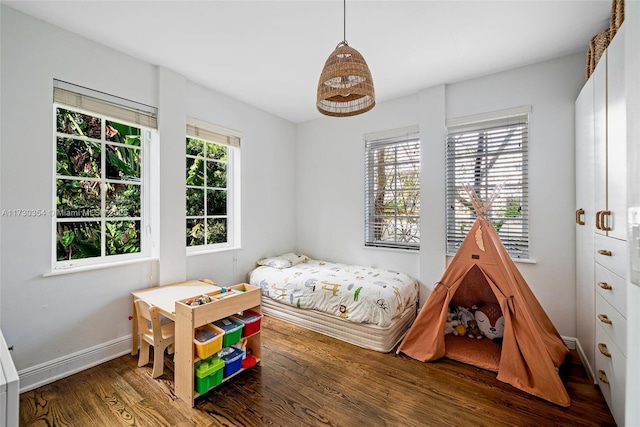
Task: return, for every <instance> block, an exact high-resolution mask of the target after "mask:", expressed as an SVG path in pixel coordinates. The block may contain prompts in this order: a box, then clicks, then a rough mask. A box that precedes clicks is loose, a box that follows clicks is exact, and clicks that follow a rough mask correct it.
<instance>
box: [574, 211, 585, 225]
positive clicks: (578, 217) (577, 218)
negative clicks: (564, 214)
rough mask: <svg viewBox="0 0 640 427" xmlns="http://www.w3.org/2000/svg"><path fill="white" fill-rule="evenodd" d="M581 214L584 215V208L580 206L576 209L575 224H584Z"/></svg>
mask: <svg viewBox="0 0 640 427" xmlns="http://www.w3.org/2000/svg"><path fill="white" fill-rule="evenodd" d="M582 216H584V209H582V208H580V209H578V210H576V224H578V225H584V219H582Z"/></svg>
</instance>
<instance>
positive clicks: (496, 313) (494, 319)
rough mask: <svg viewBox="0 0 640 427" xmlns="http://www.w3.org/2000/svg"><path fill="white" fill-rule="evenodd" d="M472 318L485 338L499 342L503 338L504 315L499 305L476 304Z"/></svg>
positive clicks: (491, 303)
mask: <svg viewBox="0 0 640 427" xmlns="http://www.w3.org/2000/svg"><path fill="white" fill-rule="evenodd" d="M477 305H478V308H477V309H476V310H475V313H474V316H475V320H476V322H478V328H480V330H481V331H482V333H483V334H484V336H485V337H487V338H490V339H492V340H494V342H501V340H502V337H503V336H504V315H503V314H502V310H501V309H500V304H498V303H495V302H487V303H480V304H477Z"/></svg>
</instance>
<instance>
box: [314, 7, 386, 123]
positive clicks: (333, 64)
mask: <svg viewBox="0 0 640 427" xmlns="http://www.w3.org/2000/svg"><path fill="white" fill-rule="evenodd" d="M343 10H344V34H343V35H344V37H343V40H342V41H341V42H340V43H339V44H338V46H336V49H335V50H334V51H333V52H332V53H331V55H330V56H329V58H328V59H327V62H325V64H324V68H323V69H322V74H320V81H319V82H318V99H317V102H316V106H317V107H318V111H320V112H321V113H322V114H325V115H327V116H333V117H349V116H356V115H358V114H362V113H366V112H367V111H369V110H371V109H372V108H373V107H374V106H375V105H376V97H375V92H374V90H373V79H372V78H371V71H369V67H368V66H367V63H366V61H365V60H364V58H363V57H362V55H361V54H360V52H358V51H357V50H355V49H354V48H352V47H350V46H349V44H348V43H347V4H346V0H343Z"/></svg>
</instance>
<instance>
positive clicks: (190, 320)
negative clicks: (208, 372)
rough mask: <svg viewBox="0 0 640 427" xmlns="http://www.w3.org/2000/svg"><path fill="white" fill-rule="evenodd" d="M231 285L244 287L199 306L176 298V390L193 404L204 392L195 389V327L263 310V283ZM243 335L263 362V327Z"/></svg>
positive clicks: (236, 288)
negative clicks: (225, 296)
mask: <svg viewBox="0 0 640 427" xmlns="http://www.w3.org/2000/svg"><path fill="white" fill-rule="evenodd" d="M229 289H233V290H237V291H240V293H239V294H236V295H233V296H230V297H227V298H224V299H221V300H219V301H213V302H210V303H206V304H203V305H199V306H196V307H191V306H189V305H187V304H185V303H184V300H183V301H176V306H175V322H176V329H175V337H176V342H175V367H174V370H175V373H174V377H175V393H176V396H178V397H179V398H180V399H182V400H184V401H185V402H187V403H190V404H191V406H192V407H193V406H194V401H195V399H196V398H197V397H198V396H200V394H198V392H197V391H196V390H195V384H194V382H195V380H194V362H195V361H196V360H198V358H197V357H196V355H195V354H194V350H193V340H194V337H195V329H196V328H197V327H199V326H202V325H205V324H207V323H211V322H215V321H216V320H219V319H223V318H225V317H228V316H231V315H232V314H236V313H239V312H242V311H244V310H253V311H255V312H258V313H261V312H262V307H261V301H262V291H261V289H260V288H259V287H257V286H252V285H249V284H246V283H242V284H240V285H235V286H231V287H230V288H229ZM216 294H217V293H216ZM209 295H214V294H209ZM220 295H224V294H220ZM214 296H215V295H214ZM242 339H243V340H245V339H246V340H247V349H251V352H252V353H251V354H253V356H254V357H255V358H256V362H257V363H256V365H257V364H259V363H260V357H261V352H262V341H261V337H260V331H258V332H256V333H254V334H253V335H251V336H249V337H246V338H242ZM249 369H250V368H249ZM243 370H244V369H240V371H238V372H236V373H235V374H233V375H230V376H229V377H226V378H224V379H223V380H222V382H223V383H224V382H225V381H228V380H229V379H231V378H233V377H234V376H235V375H237V374H238V373H239V372H242V371H243Z"/></svg>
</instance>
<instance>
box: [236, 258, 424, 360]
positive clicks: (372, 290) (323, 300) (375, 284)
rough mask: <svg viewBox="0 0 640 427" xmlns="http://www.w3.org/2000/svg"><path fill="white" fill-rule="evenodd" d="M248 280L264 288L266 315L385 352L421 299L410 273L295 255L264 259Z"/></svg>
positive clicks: (405, 327)
mask: <svg viewBox="0 0 640 427" xmlns="http://www.w3.org/2000/svg"><path fill="white" fill-rule="evenodd" d="M249 282H250V283H251V284H252V285H254V286H259V287H260V288H261V289H262V295H263V298H262V311H263V313H264V314H265V315H267V316H272V317H275V318H278V319H281V320H284V321H287V322H290V323H294V324H296V325H299V326H302V327H304V328H307V329H310V330H313V331H316V332H319V333H322V334H325V335H328V336H330V337H333V338H337V339H340V340H343V341H346V342H349V343H351V344H355V345H358V346H360V347H364V348H368V349H371V350H376V351H380V352H385V353H386V352H389V351H391V350H392V349H393V348H394V347H395V346H396V345H397V344H398V343H399V342H400V340H401V339H402V337H403V336H404V334H405V333H406V331H407V330H408V328H409V327H410V326H411V324H412V322H413V320H414V319H415V317H416V311H417V303H418V299H419V293H418V292H419V285H418V282H417V281H416V280H415V279H414V278H412V277H411V276H409V275H407V274H404V273H400V272H397V271H392V270H384V269H379V268H373V267H364V266H359V265H349V264H340V263H334V262H328V261H322V260H315V259H311V258H309V257H306V256H304V255H300V254H295V253H289V254H284V255H280V256H277V257H270V258H263V259H261V260H259V261H258V267H257V268H256V269H254V270H252V271H251V272H250V273H249Z"/></svg>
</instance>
